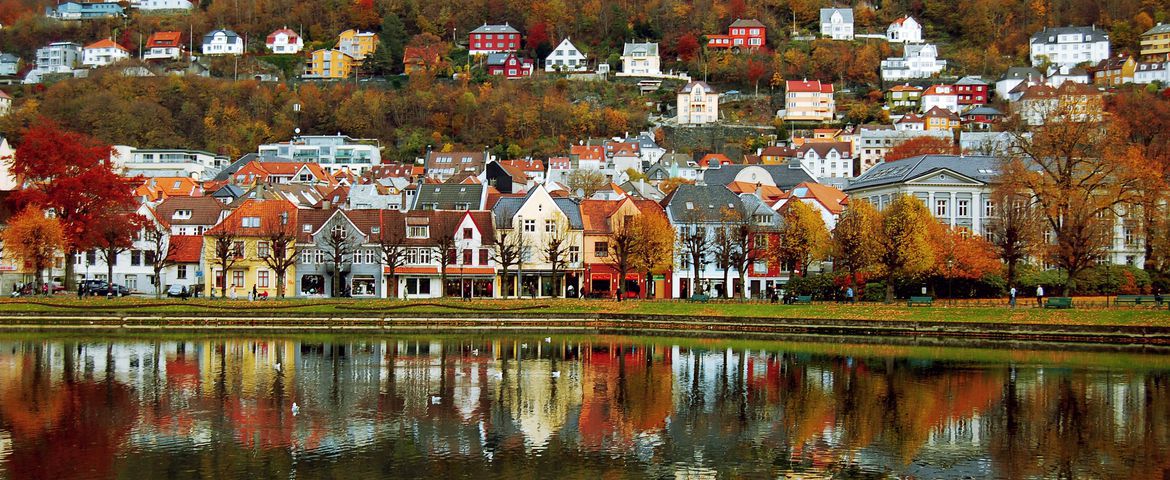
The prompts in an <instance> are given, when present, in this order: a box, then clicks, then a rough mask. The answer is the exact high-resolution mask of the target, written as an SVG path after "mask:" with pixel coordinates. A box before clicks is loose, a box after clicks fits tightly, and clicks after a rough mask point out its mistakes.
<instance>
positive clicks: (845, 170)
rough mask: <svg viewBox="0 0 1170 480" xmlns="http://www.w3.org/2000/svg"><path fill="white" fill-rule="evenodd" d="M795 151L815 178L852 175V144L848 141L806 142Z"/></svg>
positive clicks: (848, 176) (847, 176)
mask: <svg viewBox="0 0 1170 480" xmlns="http://www.w3.org/2000/svg"><path fill="white" fill-rule="evenodd" d="M796 151H797V158H798V159H799V160H800V163H801V164H802V165H803V166H804V168H805V169H807V170H808V171H810V172H812V174H813V175H816V177H817V178H850V177H852V176H853V156H852V146H851V145H850V144H849V142H808V143H805V144H804V145H801V146H800V148H799V149H797V150H796Z"/></svg>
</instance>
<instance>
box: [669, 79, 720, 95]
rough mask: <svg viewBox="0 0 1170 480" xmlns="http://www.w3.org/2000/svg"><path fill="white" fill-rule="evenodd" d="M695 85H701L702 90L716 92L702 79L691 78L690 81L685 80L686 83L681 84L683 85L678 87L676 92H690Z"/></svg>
mask: <svg viewBox="0 0 1170 480" xmlns="http://www.w3.org/2000/svg"><path fill="white" fill-rule="evenodd" d="M695 87H701V88H702V89H703V91H704V92H707V93H718V92H716V91H715V89H714V88H711V86H710V85H707V82H704V81H702V80H692V81H690V82H687V84H686V85H683V87H682V88H681V89H679V91H678V93H691V91H692V90H694V89H695Z"/></svg>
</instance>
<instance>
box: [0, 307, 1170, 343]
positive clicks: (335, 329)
mask: <svg viewBox="0 0 1170 480" xmlns="http://www.w3.org/2000/svg"><path fill="white" fill-rule="evenodd" d="M271 313H272V312H269V315H264V316H246V317H245V316H244V315H248V314H249V312H240V313H239V315H231V314H226V315H225V314H221V313H215V314H190V313H187V314H173V313H163V314H159V313H155V314H149V313H148V314H134V315H130V314H102V313H100V312H87V313H78V314H54V313H43V312H28V313H22V314H12V313H0V332H3V333H49V332H54V333H195V334H199V333H259V332H264V333H289V334H300V333H331V334H360V333H378V334H436V333H504V332H506V333H518V334H547V333H560V334H570V333H571V334H589V335H652V336H688V337H701V338H753V339H768V338H776V339H783V338H801V337H809V338H821V339H833V340H857V339H868V338H896V339H902V340H911V341H930V342H945V343H953V342H954V341H963V342H969V343H983V342H1018V341H1025V342H1037V343H1054V344H1057V343H1058V344H1076V345H1084V346H1088V345H1119V346H1151V347H1162V346H1170V327H1163V326H1129V325H1053V324H1040V323H997V322H947V321H918V320H864V319H861V320H859V319H852V320H850V319H825V318H769V317H732V316H720V315H704V316H693V315H653V314H624V313H594V314H574V313H550V314H544V315H541V314H539V313H537V312H534V311H527V312H516V313H495V314H483V313H472V312H450V313H440V312H428V313H417V314H409V313H408V314H397V315H362V314H361V313H359V312H353V314H345V315H321V314H299V315H298V314H296V313H293V312H289V313H290V314H291V315H271Z"/></svg>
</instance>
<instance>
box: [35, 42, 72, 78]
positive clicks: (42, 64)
mask: <svg viewBox="0 0 1170 480" xmlns="http://www.w3.org/2000/svg"><path fill="white" fill-rule="evenodd" d="M81 59H82V55H81V45H78V44H76V43H73V42H55V43H50V44H49V45H47V46H45V47H41V48H38V49H37V66H36V67H35V68H34V69H33V71H35V72H37V73H40V74H46V73H71V72H73V69H74V68H75V67H77V65H78V64H79V63H81Z"/></svg>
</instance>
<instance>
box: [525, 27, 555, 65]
mask: <svg viewBox="0 0 1170 480" xmlns="http://www.w3.org/2000/svg"><path fill="white" fill-rule="evenodd" d="M526 41H527V42H528V48H529V49H531V50H532V52H533V53H535V54H537V55H540V54H541V53H543V52H544V50H547V51H551V50H552V44H551V42H552V38H551V37H549V34H548V24H546V23H544V22H537V23H534V24H532V26H531V27H528V38H527V39H526ZM540 58H544V57H543V56H541V57H540Z"/></svg>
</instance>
